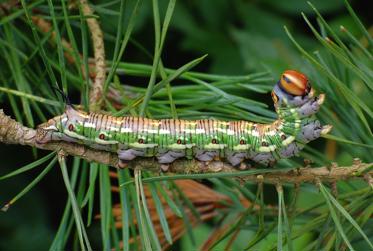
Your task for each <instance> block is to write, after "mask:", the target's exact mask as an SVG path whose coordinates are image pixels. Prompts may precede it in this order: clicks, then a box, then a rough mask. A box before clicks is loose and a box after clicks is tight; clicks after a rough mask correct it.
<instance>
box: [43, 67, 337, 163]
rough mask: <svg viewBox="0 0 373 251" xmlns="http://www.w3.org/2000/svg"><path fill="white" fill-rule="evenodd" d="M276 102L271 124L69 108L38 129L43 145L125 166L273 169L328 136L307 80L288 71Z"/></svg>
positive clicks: (274, 93)
mask: <svg viewBox="0 0 373 251" xmlns="http://www.w3.org/2000/svg"><path fill="white" fill-rule="evenodd" d="M272 99H273V101H274V106H275V109H276V112H277V114H278V119H277V120H275V121H274V122H273V123H270V124H259V123H254V122H249V121H218V120H213V119H201V120H193V121H192V120H181V119H162V120H154V119H148V118H142V117H113V116H109V115H106V114H98V113H86V112H84V111H79V110H76V109H74V108H73V107H72V106H71V105H67V106H66V110H65V112H64V113H63V114H62V115H60V116H57V117H54V118H52V119H50V120H49V121H48V122H46V123H44V124H42V125H40V126H39V127H38V136H37V140H38V143H39V144H44V143H46V142H49V141H69V142H74V143H78V144H85V145H87V146H89V147H91V148H94V149H100V150H105V151H111V152H116V153H118V157H119V159H120V160H121V161H122V162H127V161H131V160H133V159H135V158H136V157H156V158H157V159H158V162H159V163H162V164H169V163H172V162H173V161H174V160H176V159H178V158H182V157H186V158H188V159H192V158H196V159H198V160H199V161H211V160H213V159H216V158H220V159H225V160H226V161H227V162H229V163H230V164H232V165H233V166H237V165H240V163H242V162H243V161H244V160H246V159H250V160H253V161H254V162H258V163H261V164H264V165H271V164H273V163H274V162H275V161H276V160H278V159H281V158H289V157H292V156H294V155H296V154H297V153H298V152H299V151H300V150H301V149H302V148H303V147H304V145H305V144H306V143H308V142H309V141H311V140H314V139H316V138H318V137H320V135H321V134H326V133H328V132H329V131H330V130H331V126H330V125H326V126H321V124H320V122H319V121H318V120H317V119H316V118H315V117H314V114H315V113H316V112H317V111H318V110H319V108H320V105H321V104H322V103H323V101H324V99H325V96H324V95H323V94H320V95H319V96H318V97H314V91H313V89H312V88H311V85H310V83H309V81H308V79H307V77H306V76H305V75H304V74H302V73H300V72H297V71H294V70H287V71H285V72H284V73H283V74H282V75H281V78H280V80H279V81H278V82H277V84H276V85H275V87H274V89H273V91H272Z"/></svg>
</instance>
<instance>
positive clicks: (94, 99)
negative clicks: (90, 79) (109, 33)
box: [80, 0, 106, 111]
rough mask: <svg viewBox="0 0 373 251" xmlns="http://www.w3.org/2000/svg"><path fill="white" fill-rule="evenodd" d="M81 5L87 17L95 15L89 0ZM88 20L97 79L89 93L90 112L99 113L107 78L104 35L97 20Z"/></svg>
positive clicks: (82, 1) (82, 0) (81, 0)
mask: <svg viewBox="0 0 373 251" xmlns="http://www.w3.org/2000/svg"><path fill="white" fill-rule="evenodd" d="M80 4H81V6H82V11H83V13H84V15H85V16H92V15H93V11H92V9H91V7H90V6H89V5H88V2H87V0H80ZM86 20H87V24H88V28H89V30H90V32H91V37H92V42H93V52H94V57H95V65H96V67H95V68H96V69H95V72H96V77H95V79H94V83H93V85H92V88H91V90H90V93H89V102H90V111H98V110H100V107H101V105H102V92H103V87H104V84H105V78H106V63H105V47H104V35H103V33H102V30H101V28H100V25H99V23H98V21H97V20H96V19H95V18H90V17H88V18H87V19H86Z"/></svg>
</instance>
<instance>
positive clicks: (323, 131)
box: [321, 125, 333, 135]
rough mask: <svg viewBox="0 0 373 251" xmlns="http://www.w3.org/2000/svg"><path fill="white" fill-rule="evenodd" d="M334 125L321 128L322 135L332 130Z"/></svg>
mask: <svg viewBox="0 0 373 251" xmlns="http://www.w3.org/2000/svg"><path fill="white" fill-rule="evenodd" d="M332 128H333V126H332V125H324V126H323V127H322V129H321V135H326V134H328V133H329V132H330V131H331V130H332Z"/></svg>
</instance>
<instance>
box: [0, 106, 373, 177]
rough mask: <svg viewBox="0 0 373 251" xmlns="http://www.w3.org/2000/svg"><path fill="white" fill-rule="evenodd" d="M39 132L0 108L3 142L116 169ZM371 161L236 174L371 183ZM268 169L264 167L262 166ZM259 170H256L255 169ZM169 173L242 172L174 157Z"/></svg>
mask: <svg viewBox="0 0 373 251" xmlns="http://www.w3.org/2000/svg"><path fill="white" fill-rule="evenodd" d="M40 133H41V131H38V130H34V129H31V128H28V127H25V126H23V125H21V124H20V123H18V122H17V121H15V120H13V119H12V118H10V117H8V116H6V115H5V114H4V112H3V110H1V109H0V142H3V143H5V144H21V145H28V146H32V147H36V148H39V149H44V150H52V151H59V150H63V151H64V152H65V153H66V154H68V155H72V156H77V157H80V158H82V159H85V160H87V161H90V162H91V161H94V162H98V163H102V164H107V165H110V166H113V167H116V168H120V167H121V166H120V162H119V159H118V156H117V155H116V154H115V153H111V152H106V151H99V150H95V149H91V148H88V147H87V146H85V145H79V144H73V143H68V142H52V143H47V144H38V143H37V141H36V140H37V138H38V137H39V136H38V134H40ZM133 166H134V167H136V168H140V169H143V170H147V171H154V172H159V171H160V170H162V165H161V164H159V163H158V162H157V161H155V160H154V159H153V158H138V159H136V160H134V161H133ZM372 166H373V163H368V164H366V163H361V162H360V161H358V160H356V161H355V162H354V163H353V165H352V166H346V167H337V166H332V167H318V168H311V167H303V168H299V169H295V170H291V171H287V172H284V171H283V170H281V169H278V171H277V170H274V172H271V173H262V174H260V173H259V174H258V173H257V174H249V175H240V176H239V178H240V179H241V180H242V181H245V182H246V181H252V182H266V183H273V184H278V183H295V184H299V183H303V182H310V183H313V182H315V181H316V180H320V181H322V182H336V181H339V180H347V179H352V178H360V179H366V180H367V181H368V182H372V178H371V177H372V176H373V170H372ZM264 170H268V169H264ZM259 172H260V170H259ZM168 173H169V174H186V173H237V174H238V175H239V174H243V173H242V172H241V171H240V170H238V169H237V168H234V167H232V166H231V165H229V164H228V163H225V162H222V161H212V162H210V163H207V164H206V163H204V162H199V161H197V160H177V161H175V162H174V163H172V164H171V165H170V166H169V168H168Z"/></svg>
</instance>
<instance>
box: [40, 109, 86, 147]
mask: <svg viewBox="0 0 373 251" xmlns="http://www.w3.org/2000/svg"><path fill="white" fill-rule="evenodd" d="M87 116H88V115H87V114H86V113H85V112H82V111H77V110H75V109H74V108H73V107H72V106H71V105H67V106H66V111H65V112H64V113H63V114H62V115H60V116H57V117H54V118H52V119H50V120H48V121H47V122H45V123H43V124H41V125H39V126H38V128H37V137H36V141H37V143H39V144H44V143H47V142H49V141H58V140H62V139H63V140H67V139H66V137H71V138H79V135H80V133H81V131H82V128H83V123H84V119H85V118H87Z"/></svg>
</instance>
